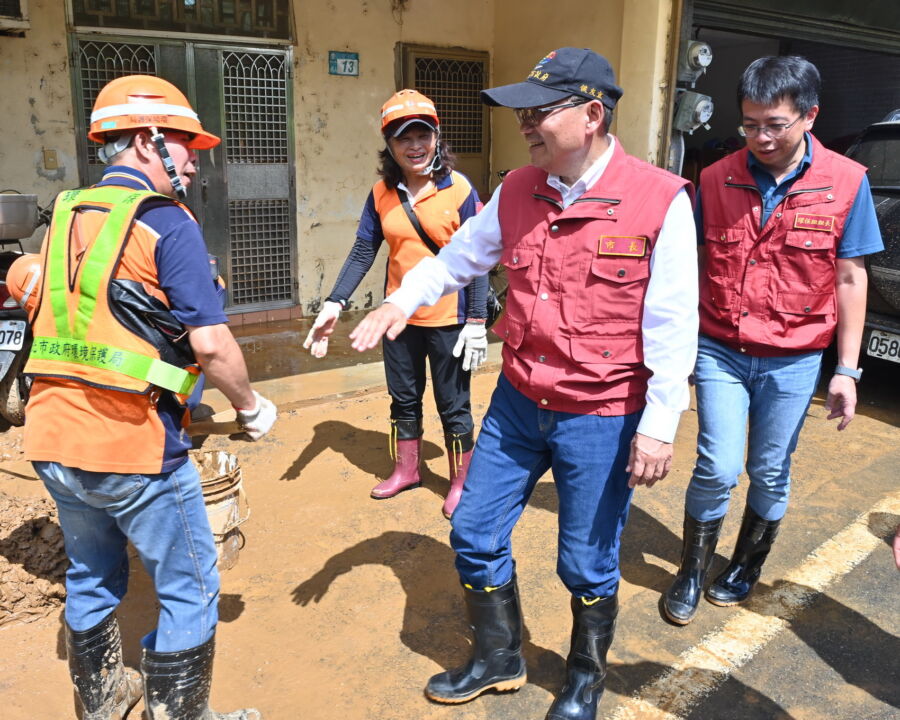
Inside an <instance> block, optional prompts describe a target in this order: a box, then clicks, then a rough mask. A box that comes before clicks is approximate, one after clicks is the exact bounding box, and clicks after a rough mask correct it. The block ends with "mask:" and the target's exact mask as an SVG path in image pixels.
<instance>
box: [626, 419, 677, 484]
mask: <svg viewBox="0 0 900 720" xmlns="http://www.w3.org/2000/svg"><path fill="white" fill-rule="evenodd" d="M671 467H672V443H667V442H663V441H662V440H656V439H655V438H652V437H647V436H646V435H641V434H640V433H635V434H634V437H633V438H632V439H631V451H630V453H629V455H628V467H626V468H625V471H626V472H630V473H631V477H630V478H629V479H628V487H632V488H633V487H636V486H638V485H646V486H647V487H653V485H654V484H656V483H657V482H658V481H659V480H662V479H663V478H664V477H665V476H666V475H668V474H669V468H671Z"/></svg>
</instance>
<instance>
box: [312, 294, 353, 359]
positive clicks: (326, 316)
mask: <svg viewBox="0 0 900 720" xmlns="http://www.w3.org/2000/svg"><path fill="white" fill-rule="evenodd" d="M343 309H344V308H343V307H342V306H341V304H340V303H336V302H332V301H331V300H326V301H325V304H324V305H323V306H322V309H321V310H320V311H319V314H318V315H316V321H315V322H314V323H313V326H312V328H310V331H309V335H307V336H306V340H304V341H303V347H304V348H306V349H307V350H309V349H310V348H312V349H311V350H310V352H311V353H312V356H313V357H317V358H323V357H325V355H326V353H327V352H328V336H329V335H331V333H333V332H334V325H335V323H336V322H337V319H338V316H339V315H340V314H341V310H343Z"/></svg>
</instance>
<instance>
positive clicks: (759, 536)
mask: <svg viewBox="0 0 900 720" xmlns="http://www.w3.org/2000/svg"><path fill="white" fill-rule="evenodd" d="M780 524H781V520H764V519H763V518H761V517H760V516H759V515H757V514H756V513H755V512H753V510H751V509H750V506H749V505H747V506H746V507H745V508H744V519H743V521H742V522H741V530H740V532H739V533H738V539H737V544H736V545H735V546H734V555H733V556H732V558H731V562H730V563H728V567H726V568H725V570H724V571H723V572H722V574H721V575H719V577H717V578H716V579H715V581H714V582H713V583H712V585H710V586H709V588H708V589H707V590H706V599H707V600H709V601H710V602H711V603H712V604H713V605H721V606H723V607H727V606H729V605H737V604H738V603H740V602H743V601H744V600H746V599H747V596H748V595H749V594H750V591H751V590H752V589H753V586H754V585H756V581H757V580H759V575H760V573H761V571H762V566H763V563H764V562H765V561H766V557H767V556H768V555H769V550H771V549H772V544H773V543H774V542H775V537H776V536H777V535H778V526H779V525H780Z"/></svg>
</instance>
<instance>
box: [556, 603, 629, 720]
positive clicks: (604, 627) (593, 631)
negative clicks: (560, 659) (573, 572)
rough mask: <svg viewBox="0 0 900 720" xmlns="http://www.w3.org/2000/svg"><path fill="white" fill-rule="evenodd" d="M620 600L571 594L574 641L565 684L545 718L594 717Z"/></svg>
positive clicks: (575, 719) (579, 719)
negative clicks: (572, 595) (580, 596)
mask: <svg viewBox="0 0 900 720" xmlns="http://www.w3.org/2000/svg"><path fill="white" fill-rule="evenodd" d="M618 612H619V602H618V600H617V599H616V596H615V595H610V596H609V597H605V598H595V599H587V598H578V597H573V598H572V644H571V646H570V650H569V657H568V658H566V684H565V685H563V688H562V690H560V692H559V696H558V697H557V698H556V700H554V701H553V704H552V705H551V706H550V710H548V711H547V716H546V718H545V720H594V719H595V718H596V717H597V703H599V702H600V696H601V695H603V687H604V680H605V679H606V653H607V651H608V650H609V646H610V645H611V644H612V639H613V631H614V630H615V627H616V615H617V614H618Z"/></svg>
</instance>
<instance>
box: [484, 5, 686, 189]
mask: <svg viewBox="0 0 900 720" xmlns="http://www.w3.org/2000/svg"><path fill="white" fill-rule="evenodd" d="M675 4H676V2H675V0H595V1H594V2H590V3H586V2H583V0H556V2H554V3H552V5H547V4H531V3H528V4H526V3H523V2H520V1H518V0H497V1H496V14H495V17H496V20H495V25H496V28H497V35H496V38H495V41H494V54H493V77H492V84H493V85H505V84H507V83H513V82H519V81H521V80H524V79H525V78H526V77H527V75H528V73H529V71H530V70H531V69H532V67H534V65H536V64H537V62H538V61H539V60H540V59H541V58H542V57H543V56H544V55H545V54H546V53H548V52H549V51H550V50H554V49H556V48H558V47H565V46H569V47H585V48H590V49H591V50H594V51H596V52H598V53H600V54H601V55H603V56H604V57H606V59H607V60H609V62H610V64H611V65H612V67H613V70H614V71H615V73H616V80H617V82H618V84H619V86H620V87H622V89H623V90H624V94H623V96H622V99H621V100H620V101H619V103H618V105H617V107H616V113H615V116H614V122H613V126H612V132H613V134H615V135H616V136H617V137H618V138H619V139H620V140H621V141H622V145H623V146H624V147H625V149H626V150H627V151H628V152H629V153H631V154H632V155H635V156H637V157H639V158H642V159H645V160H650V161H651V162H655V161H656V159H657V155H658V153H659V152H660V145H661V142H662V139H663V137H664V134H665V131H664V124H665V118H666V113H668V112H670V110H669V108H668V99H667V93H666V90H667V87H668V60H667V58H668V53H669V45H668V40H669V38H670V36H671V34H672V30H671V28H672V27H673V25H672V20H673V18H672V13H673V7H674V6H675ZM674 39H675V42H676V43H677V25H676V26H675V30H674ZM491 114H492V118H493V119H492V132H493V138H492V139H493V156H492V159H493V166H494V169H495V170H504V169H511V168H516V167H519V166H521V165H524V164H526V163H527V162H528V153H527V151H526V149H525V143H524V142H523V140H522V138H521V136H520V135H519V132H518V125H517V124H516V121H515V119H514V117H513V114H512V112H511V111H509V110H505V109H502V108H498V109H493V110H491ZM498 182H499V180H497V178H496V175H494V177H493V186H496V184H497V183H498Z"/></svg>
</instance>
